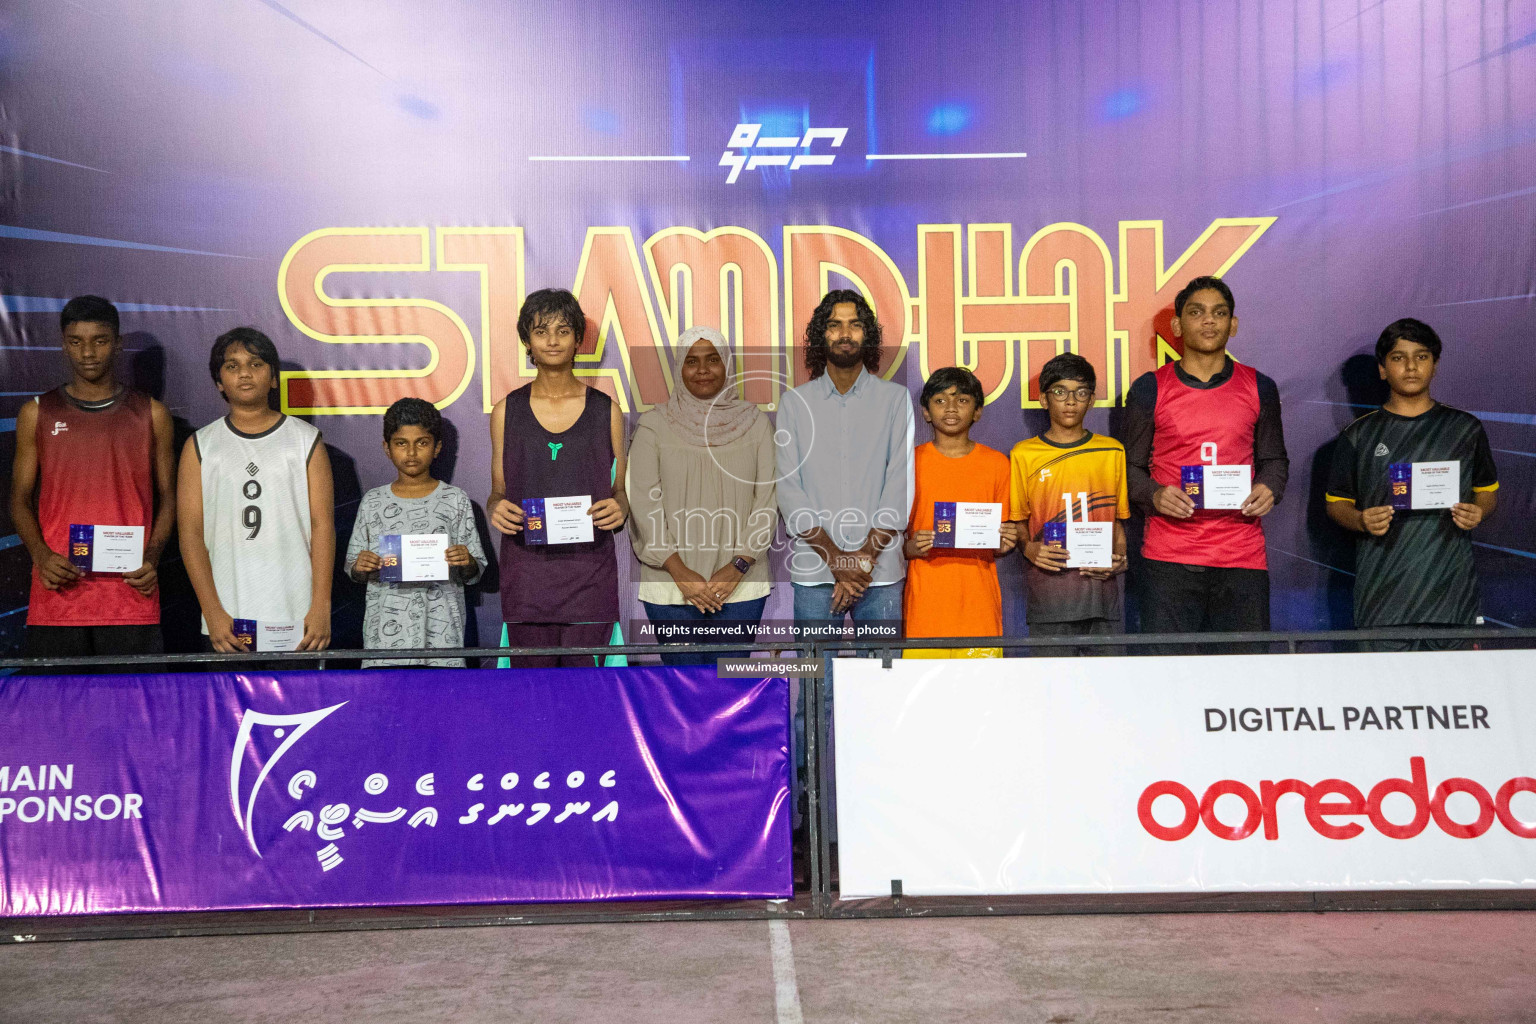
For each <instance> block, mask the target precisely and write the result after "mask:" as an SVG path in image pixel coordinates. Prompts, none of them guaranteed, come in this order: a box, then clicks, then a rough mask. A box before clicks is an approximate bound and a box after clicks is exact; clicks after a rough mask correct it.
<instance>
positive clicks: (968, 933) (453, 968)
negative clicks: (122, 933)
mask: <svg viewBox="0 0 1536 1024" xmlns="http://www.w3.org/2000/svg"><path fill="white" fill-rule="evenodd" d="M786 938H787V940H788V941H787V942H786V941H785V940H786ZM1533 951H1536V914H1531V913H1529V912H1519V911H1496V912H1495V911H1484V912H1396V913H1331V914H1158V915H1139V916H1129V915H1128V916H1103V915H1101V916H1078V917H1071V916H1068V917H1012V918H986V919H974V918H972V919H962V918H948V919H905V920H870V921H814V920H812V921H791V922H787V923H786V922H783V921H775V922H772V923H770V922H767V921H729V922H690V923H666V924H597V925H549V926H540V927H483V928H440V929H413V930H401V931H382V932H335V933H308V934H278V935H256V936H219V937H206V938H173V939H133V940H114V941H96V942H46V943H17V944H14V945H12V946H11V947H10V948H9V949H7V950H5V953H4V955H3V957H0V1022H5V1024H10V1022H22V1021H26V1022H36V1024H42V1022H53V1021H58V1022H69V1024H83V1022H96V1021H103V1022H104V1021H114V1022H115V1021H127V1022H135V1021H149V1022H153V1024H182V1022H198V1024H204V1022H211V1021H220V1022H223V1021H235V1022H243V1021H251V1022H257V1021H260V1022H279V1021H307V1022H309V1021H347V1022H349V1024H373V1022H383V1021H455V1022H464V1024H478V1022H482V1021H483V1022H491V1021H496V1022H504V1021H538V1022H540V1024H564V1022H571V1024H577V1022H581V1024H602V1022H609V1021H613V1022H622V1024H687V1022H694V1021H701V1022H703V1021H707V1022H722V1024H751V1022H757V1021H762V1022H771V1024H795V1022H801V1021H804V1022H809V1024H821V1022H828V1024H832V1022H836V1024H854V1022H880V1024H901V1022H913V1024H917V1022H923V1024H928V1022H933V1021H966V1022H984V1021H1010V1022H1013V1021H1026V1022H1036V1021H1038V1022H1041V1024H1087V1022H1094V1021H1114V1022H1119V1024H1124V1022H1134V1021H1181V1022H1183V1021H1200V1022H1203V1021H1211V1022H1224V1024H1226V1022H1233V1024H1239V1022H1250V1021H1265V1022H1269V1021H1274V1022H1280V1021H1284V1022H1295V1021H1362V1022H1376V1021H1415V1022H1426V1024H1427V1022H1440V1021H1467V1022H1471V1021H1477V1022H1490V1021H1536V976H1533V974H1532V971H1531V955H1532V952H1533Z"/></svg>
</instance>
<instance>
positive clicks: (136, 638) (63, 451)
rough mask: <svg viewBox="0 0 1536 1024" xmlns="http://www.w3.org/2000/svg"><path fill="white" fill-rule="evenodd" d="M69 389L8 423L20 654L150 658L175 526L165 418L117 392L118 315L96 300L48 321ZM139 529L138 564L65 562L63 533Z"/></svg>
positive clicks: (86, 298)
mask: <svg viewBox="0 0 1536 1024" xmlns="http://www.w3.org/2000/svg"><path fill="white" fill-rule="evenodd" d="M59 325H60V327H61V329H62V331H63V336H64V345H63V347H64V358H65V360H66V362H67V363H68V364H69V369H70V380H69V383H67V384H65V385H64V386H62V387H59V388H55V389H54V390H52V391H49V392H47V393H46V394H42V395H39V396H38V397H37V398H36V399H35V400H33V401H31V402H28V403H27V404H26V405H24V406H22V407H21V409H20V410H19V411H18V412H17V414H16V460H15V462H14V463H13V464H12V467H11V520H12V521H13V522H14V523H15V524H16V534H17V536H19V537H20V538H21V542H22V543H23V544H24V545H26V548H27V551H28V553H29V554H31V556H32V565H33V573H32V593H31V599H30V603H29V606H28V608H27V639H26V650H27V654H28V655H29V656H32V657H56V658H64V657H80V656H89V655H98V654H158V653H160V652H161V651H162V650H164V642H163V640H162V638H161V634H160V595H159V578H158V574H157V566H158V564H159V562H160V553H161V551H163V550H164V548H165V545H166V544H167V543H168V542H169V541H170V539H171V530H172V529H173V528H174V526H175V523H176V500H175V493H176V485H175V465H176V463H175V459H174V458H173V456H172V453H171V435H172V426H171V416H170V413H168V412H167V411H166V409H165V406H164V405H161V404H160V403H159V402H157V401H155V400H154V399H153V398H150V397H149V396H148V395H145V394H141V393H140V392H137V391H134V390H132V389H130V388H127V387H124V386H123V385H122V384H120V383H118V380H117V377H116V374H115V365H114V364H115V362H116V359H117V355H118V353H119V352H120V351H121V350H122V339H121V338H120V337H119V335H118V315H117V307H116V306H114V305H112V303H110V302H108V301H107V300H106V299H103V298H100V297H98V296H95V295H82V296H80V297H79V298H75V299H71V300H70V301H69V302H68V303H66V304H65V306H64V309H63V311H62V312H61V313H60V315H59ZM72 526H73V527H77V528H91V529H92V530H93V531H94V529H95V528H99V527H133V528H137V529H141V530H142V531H143V534H142V536H143V550H142V558H140V559H135V561H138V562H139V564H138V565H136V566H135V567H133V568H131V569H128V570H126V571H123V572H111V573H108V572H100V571H91V570H90V569H89V568H81V567H79V566H77V565H76V564H75V562H74V561H72V560H71V558H70V553H71V548H72V545H71V538H70V534H71V529H70V528H71V527H72Z"/></svg>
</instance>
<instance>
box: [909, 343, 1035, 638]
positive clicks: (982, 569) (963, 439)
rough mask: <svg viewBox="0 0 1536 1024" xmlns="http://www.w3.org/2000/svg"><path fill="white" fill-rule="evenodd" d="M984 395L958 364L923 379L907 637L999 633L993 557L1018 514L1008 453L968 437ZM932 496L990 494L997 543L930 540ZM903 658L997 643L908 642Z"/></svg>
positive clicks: (1006, 545)
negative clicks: (918, 645) (931, 645)
mask: <svg viewBox="0 0 1536 1024" xmlns="http://www.w3.org/2000/svg"><path fill="white" fill-rule="evenodd" d="M984 404H986V398H985V396H984V394H983V392H982V390H981V382H980V381H978V380H977V379H976V375H975V374H973V373H971V371H969V370H967V369H965V368H964V367H960V366H949V367H945V368H944V369H942V370H936V371H934V373H933V375H932V376H931V377H929V378H928V382H927V383H926V384H924V385H923V394H922V399H921V405H922V408H923V419H924V420H926V421H927V422H928V423H929V424H931V425H932V426H933V440H932V441H930V442H928V443H927V444H923V445H918V448H917V452H916V455H915V464H916V493H915V494H914V495H913V500H912V517H911V520H910V526H909V528H908V533H907V541H906V555H907V591H906V595H905V601H904V609H905V618H906V631H907V636H908V637H909V638H910V637H926V636H935V637H939V636H943V637H947V636H976V637H993V636H1001V635H1002V633H1003V595H1002V590H1001V588H999V586H998V583H997V566H996V565H995V564H994V560H995V559H996V558H997V556H999V555H1006V554H1007V553H1008V552H1010V551H1012V550H1013V547H1014V544H1015V543H1016V538H1017V527H1016V525H1015V524H1014V523H1013V522H1011V521H1010V520H1014V519H1017V518H1018V517H1017V516H1015V515H1014V514H1013V512H1012V510H1011V507H1010V504H1009V493H1008V488H1009V479H1008V457H1007V456H1006V455H1004V454H1003V453H1002V452H999V451H995V450H993V449H991V448H988V447H987V446H986V445H984V444H978V443H977V442H975V441H972V440H971V426H972V425H973V424H975V422H976V421H977V420H979V419H981V409H982V406H983V405H984ZM936 502H990V503H996V504H999V505H1001V506H1002V522H1001V525H1000V527H999V529H998V537H999V540H1000V541H1001V543H1000V544H999V546H998V547H997V548H996V549H991V548H959V547H955V548H946V547H937V548H936V547H935V546H934V543H933V539H934V504H935V503H936ZM906 656H907V657H909V658H1000V657H1002V651H1001V649H1000V648H996V647H969V648H957V649H953V650H939V649H930V650H909V651H908V652H907V655H906Z"/></svg>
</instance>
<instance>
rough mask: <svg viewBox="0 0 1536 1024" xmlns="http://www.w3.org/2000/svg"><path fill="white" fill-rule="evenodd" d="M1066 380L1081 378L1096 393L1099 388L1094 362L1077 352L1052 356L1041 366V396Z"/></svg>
mask: <svg viewBox="0 0 1536 1024" xmlns="http://www.w3.org/2000/svg"><path fill="white" fill-rule="evenodd" d="M1064 380H1080V381H1082V382H1083V383H1084V384H1086V385H1088V390H1090V391H1093V392H1095V393H1097V392H1098V390H1099V378H1098V375H1097V374H1096V373H1094V372H1093V364H1092V363H1090V362H1089V361H1088V360H1086V359H1084V358H1083V357H1082V356H1080V355H1078V354H1077V353H1076V352H1063V353H1062V354H1061V355H1059V356H1052V357H1051V358H1050V359H1049V360H1048V361H1047V362H1046V364H1045V365H1044V366H1042V367H1040V396H1041V397H1042V398H1043V397H1045V393H1046V392H1047V391H1049V390H1050V389H1051V387H1052V386H1054V385H1055V384H1056V383H1057V382H1058V381H1064Z"/></svg>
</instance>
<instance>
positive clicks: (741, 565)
mask: <svg viewBox="0 0 1536 1024" xmlns="http://www.w3.org/2000/svg"><path fill="white" fill-rule="evenodd" d="M731 565H732V566H734V567H735V569H736V571H737V572H739V573H741V574H742V575H743V576H745V575H746V574H747V570H748V569H750V568H752V563H751V562H749V561H747V560H746V559H745V558H742V557H741V556H740V555H737V556H736V557H735V558H733V559H731Z"/></svg>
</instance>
